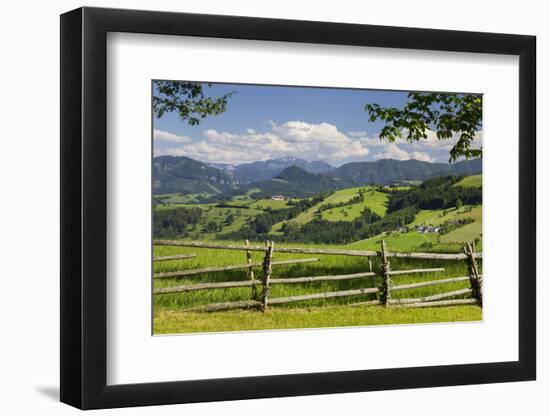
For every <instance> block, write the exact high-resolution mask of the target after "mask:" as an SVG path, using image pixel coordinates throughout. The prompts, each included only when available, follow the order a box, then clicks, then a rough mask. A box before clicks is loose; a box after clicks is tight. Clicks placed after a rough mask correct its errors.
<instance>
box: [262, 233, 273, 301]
mask: <svg viewBox="0 0 550 417" xmlns="http://www.w3.org/2000/svg"><path fill="white" fill-rule="evenodd" d="M265 243H266V245H267V247H266V250H265V257H264V264H263V272H264V276H263V279H262V284H263V291H262V306H261V309H262V311H266V310H267V299H268V297H269V279H270V278H271V262H272V261H273V248H274V247H275V242H273V241H271V242H269V241H266V242H265Z"/></svg>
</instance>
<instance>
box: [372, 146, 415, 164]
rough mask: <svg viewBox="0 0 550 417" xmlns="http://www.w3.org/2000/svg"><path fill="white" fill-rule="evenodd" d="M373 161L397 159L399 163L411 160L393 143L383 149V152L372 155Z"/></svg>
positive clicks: (407, 154) (406, 153)
mask: <svg viewBox="0 0 550 417" xmlns="http://www.w3.org/2000/svg"><path fill="white" fill-rule="evenodd" d="M374 158H375V159H397V160H399V161H405V160H407V159H411V157H410V156H409V153H408V152H407V151H404V150H403V149H401V148H399V146H397V145H396V144H395V143H388V144H387V145H386V146H385V147H384V152H380V153H377V154H376V155H374Z"/></svg>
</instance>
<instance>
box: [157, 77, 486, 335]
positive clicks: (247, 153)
mask: <svg viewBox="0 0 550 417" xmlns="http://www.w3.org/2000/svg"><path fill="white" fill-rule="evenodd" d="M151 94H152V120H153V127H152V142H153V159H152V179H151V183H152V200H153V201H152V232H153V242H152V244H153V294H152V297H153V333H154V334H178V333H201V332H228V331H250V330H282V329H299V328H330V327H342V326H368V325H395V324H414V323H442V322H467V321H479V320H481V319H482V267H483V263H482V259H483V256H482V254H483V239H482V237H483V233H482V230H483V228H482V127H483V123H482V95H480V94H473V93H452V92H448V93H441V92H415V91H393V90H391V91H390V90H388V91H385V90H368V89H351V88H326V87H323V88H320V87H296V86H272V85H252V84H228V83H208V82H197V81H179V80H175V81H174V80H154V81H152V88H151Z"/></svg>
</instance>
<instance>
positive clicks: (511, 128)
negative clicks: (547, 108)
mask: <svg viewBox="0 0 550 417" xmlns="http://www.w3.org/2000/svg"><path fill="white" fill-rule="evenodd" d="M535 60H536V58H535V38H534V37H530V36H522V35H509V34H491V33H474V32H458V31H444V30H431V29H415V28H397V27H384V26H371V25H356V24H341V23H327V22H311V21H291V20H276V19H265V18H251V17H236V16H215V15H197V14H185V13H168V12H150V11H135V10H117V9H99V8H80V9H77V10H74V11H71V12H68V13H66V14H63V15H62V16H61V117H62V119H61V194H62V201H61V219H62V222H61V223H62V225H61V401H63V402H65V403H67V404H70V405H73V406H75V407H79V408H82V409H93V408H111V407H125V406H139V405H156V404H174V403H189V402H201V401H220V400H233V399H248V398H266V397H278V396H297V395H314V394H327V393H343V392H357V391H374V390H387V389H400V388H419V387H434V386H445V385H463V384H480V383H495V382H506V381H522V380H533V379H535V375H536V351H535V345H536V343H535V342H536V331H535V329H536V317H535V311H536V305H535V301H536V297H535V292H536V271H535V245H536V223H535V219H536V205H535V202H536V193H535V171H536V169H535V168H536V166H535V161H536V159H535V155H536V148H535V142H536V141H535V104H536V97H535Z"/></svg>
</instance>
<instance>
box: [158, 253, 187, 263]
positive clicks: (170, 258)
mask: <svg viewBox="0 0 550 417" xmlns="http://www.w3.org/2000/svg"><path fill="white" fill-rule="evenodd" d="M196 256H197V255H195V254H194V253H189V254H186V255H171V256H155V257H154V258H153V262H161V261H175V260H178V259H191V258H194V257H196Z"/></svg>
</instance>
